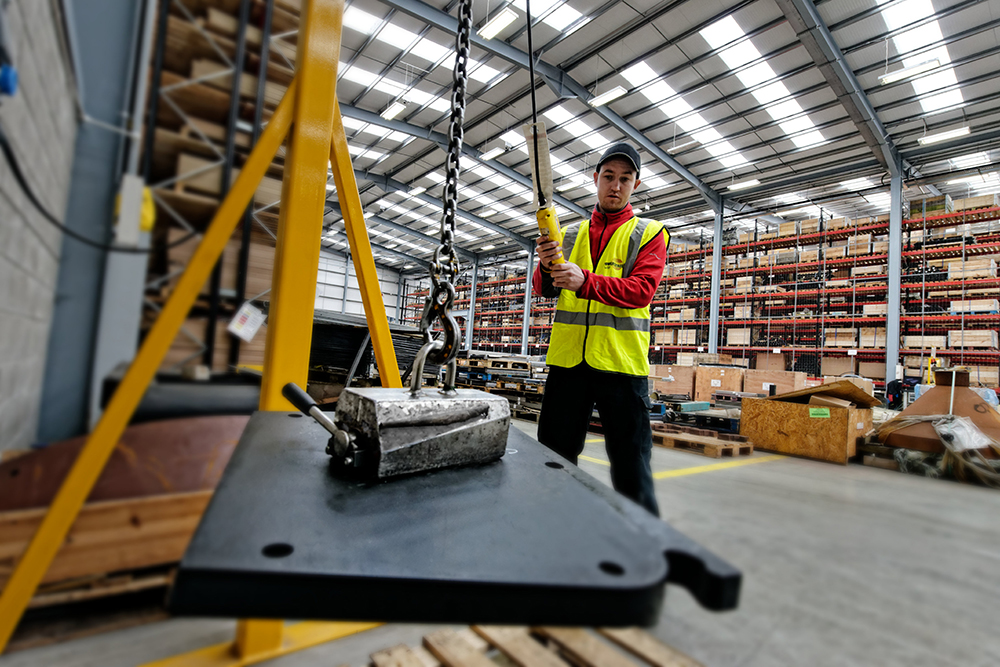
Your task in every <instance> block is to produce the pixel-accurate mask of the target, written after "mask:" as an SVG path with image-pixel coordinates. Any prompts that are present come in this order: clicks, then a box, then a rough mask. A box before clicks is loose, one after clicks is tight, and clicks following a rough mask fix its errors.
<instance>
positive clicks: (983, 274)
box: [948, 257, 997, 280]
mask: <svg viewBox="0 0 1000 667" xmlns="http://www.w3.org/2000/svg"><path fill="white" fill-rule="evenodd" d="M996 277H997V262H996V260H995V259H992V258H980V257H976V258H970V259H967V260H965V261H964V262H963V261H953V262H948V280H961V279H963V278H996Z"/></svg>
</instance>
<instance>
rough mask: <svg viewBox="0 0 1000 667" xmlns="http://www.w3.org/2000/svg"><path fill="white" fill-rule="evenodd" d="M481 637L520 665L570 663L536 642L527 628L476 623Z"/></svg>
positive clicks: (541, 666) (543, 666)
mask: <svg viewBox="0 0 1000 667" xmlns="http://www.w3.org/2000/svg"><path fill="white" fill-rule="evenodd" d="M472 629H473V630H474V631H475V632H476V634H478V635H479V636H480V637H482V638H483V639H485V640H486V641H488V642H489V643H490V644H492V645H493V646H495V647H497V648H498V649H500V652H501V653H503V654H504V655H506V656H507V657H508V658H510V659H511V660H513V661H514V662H515V663H517V664H518V665H519V667H568V665H569V663H567V662H566V661H565V660H563V659H562V658H560V657H559V656H557V655H556V654H554V653H552V652H551V651H549V650H548V649H546V648H545V647H544V646H542V645H541V644H539V643H538V642H536V641H535V640H534V639H532V638H531V635H529V634H528V630H527V629H526V628H518V627H510V626H500V625H474V626H472Z"/></svg>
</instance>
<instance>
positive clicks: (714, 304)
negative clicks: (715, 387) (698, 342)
mask: <svg viewBox="0 0 1000 667" xmlns="http://www.w3.org/2000/svg"><path fill="white" fill-rule="evenodd" d="M718 204H719V210H718V211H716V212H715V234H714V236H713V238H712V287H711V295H712V296H711V300H710V302H709V314H708V316H709V320H708V351H709V353H710V354H716V353H718V351H719V307H720V303H719V302H720V299H719V296H720V294H721V290H720V286H721V284H722V278H721V276H720V274H721V273H722V210H723V209H722V200H721V198H720V200H719V202H718Z"/></svg>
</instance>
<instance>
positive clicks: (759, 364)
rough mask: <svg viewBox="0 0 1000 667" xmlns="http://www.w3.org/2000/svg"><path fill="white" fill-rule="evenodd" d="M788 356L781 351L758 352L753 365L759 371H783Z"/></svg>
mask: <svg viewBox="0 0 1000 667" xmlns="http://www.w3.org/2000/svg"><path fill="white" fill-rule="evenodd" d="M787 364H788V356H787V355H786V354H785V353H783V352H777V353H775V352H758V353H757V358H756V360H755V361H754V366H755V368H756V369H757V370H759V371H783V370H785V368H787Z"/></svg>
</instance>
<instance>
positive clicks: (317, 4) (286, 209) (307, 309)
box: [260, 0, 344, 410]
mask: <svg viewBox="0 0 1000 667" xmlns="http://www.w3.org/2000/svg"><path fill="white" fill-rule="evenodd" d="M303 9H304V12H303V14H304V15H303V17H302V27H301V29H300V32H299V48H298V52H297V54H296V60H295V62H296V63H297V64H298V71H297V72H296V75H295V78H296V80H297V81H298V84H299V93H298V95H297V96H296V100H295V124H294V126H293V127H292V135H291V141H290V142H289V143H290V145H289V152H288V154H287V155H286V157H285V178H284V182H283V184H282V195H281V213H280V215H279V218H278V243H277V247H276V248H275V253H274V272H273V278H272V281H271V310H270V314H269V316H268V322H267V343H266V346H265V348H264V378H263V383H262V386H261V391H260V409H261V410H294V408H293V407H292V404H291V403H289V402H288V400H287V399H285V397H283V396H282V395H281V388H282V387H283V386H285V384H287V383H289V382H294V383H296V384H297V385H299V386H300V387H304V386H306V377H307V375H308V373H309V346H310V343H311V341H312V324H313V310H314V308H315V305H316V276H317V273H318V272H319V251H320V236H321V234H322V229H323V207H324V204H325V202H326V174H327V161H328V160H329V153H330V126H331V125H332V123H333V107H334V104H335V102H336V96H337V93H336V83H337V61H338V58H339V57H340V30H341V26H342V24H343V19H344V2H343V0H313V1H312V2H310V3H308V5H305V4H304V5H303Z"/></svg>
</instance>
